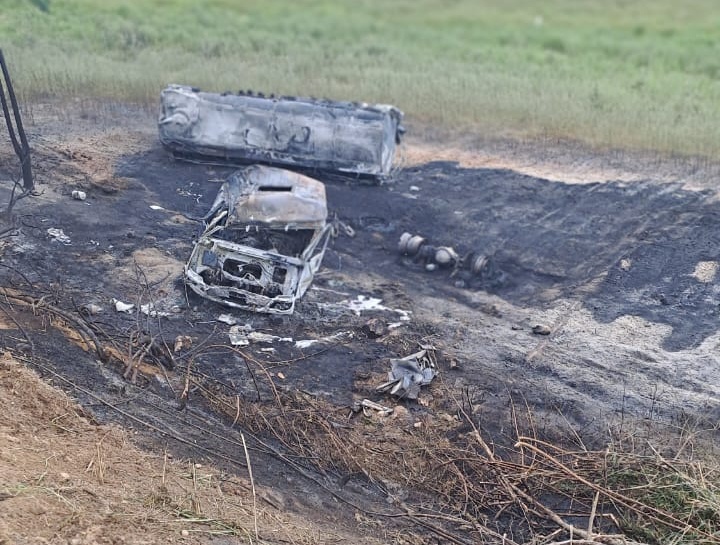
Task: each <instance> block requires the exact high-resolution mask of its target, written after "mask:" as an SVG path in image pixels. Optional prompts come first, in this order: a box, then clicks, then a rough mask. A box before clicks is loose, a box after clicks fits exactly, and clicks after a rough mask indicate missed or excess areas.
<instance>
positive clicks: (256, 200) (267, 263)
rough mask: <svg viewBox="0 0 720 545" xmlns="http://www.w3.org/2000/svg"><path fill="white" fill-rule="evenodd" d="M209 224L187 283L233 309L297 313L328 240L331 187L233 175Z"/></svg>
mask: <svg viewBox="0 0 720 545" xmlns="http://www.w3.org/2000/svg"><path fill="white" fill-rule="evenodd" d="M203 226H204V229H203V231H202V233H201V234H200V236H199V237H198V239H197V241H196V243H195V246H194V248H193V251H192V254H191V256H190V260H189V261H188V263H187V265H186V267H185V281H186V283H187V285H188V286H189V287H190V288H191V289H192V290H193V291H194V292H195V293H197V294H198V295H200V296H202V297H205V298H207V299H210V300H212V301H215V302H218V303H221V304H224V305H227V306H230V307H235V308H240V309H244V310H249V311H254V312H267V313H275V314H291V313H292V312H293V311H294V309H295V303H296V301H297V300H298V299H299V298H301V297H302V296H303V294H304V293H305V292H306V291H307V289H308V288H309V287H310V284H311V282H312V279H313V276H314V275H315V273H316V272H317V270H318V269H319V267H320V264H321V262H322V259H323V255H324V253H325V248H326V246H327V243H328V239H329V237H330V229H331V226H330V225H329V224H328V223H327V203H326V199H325V186H324V185H323V184H322V183H321V182H319V181H317V180H314V179H312V178H309V177H307V176H303V175H301V174H298V173H295V172H290V171H287V170H283V169H279V168H273V167H266V166H261V165H253V166H250V167H247V168H245V169H243V170H239V171H236V172H234V173H233V174H231V175H230V176H229V177H228V179H227V180H226V181H225V183H224V184H223V185H222V187H221V189H220V191H219V193H218V195H217V197H216V199H215V202H214V203H213V205H212V207H211V209H210V211H209V212H208V214H207V215H206V216H205V217H204V218H203Z"/></svg>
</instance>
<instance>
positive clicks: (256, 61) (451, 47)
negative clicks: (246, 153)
mask: <svg viewBox="0 0 720 545" xmlns="http://www.w3.org/2000/svg"><path fill="white" fill-rule="evenodd" d="M42 3H43V2H40V0H35V1H30V0H0V36H1V37H2V38H0V40H2V42H0V47H3V48H4V49H5V53H6V57H7V58H8V60H9V62H10V63H11V64H12V66H11V69H12V71H13V75H14V78H15V80H16V85H17V86H18V88H19V90H20V92H21V95H22V96H23V98H26V99H42V98H44V97H48V96H50V97H74V96H97V97H108V98H114V99H122V100H131V101H137V102H149V101H152V102H154V101H156V100H157V96H158V92H159V90H160V89H161V88H162V87H163V86H164V85H165V84H166V83H168V82H176V83H188V84H193V85H197V86H199V87H203V88H206V89H209V90H237V89H240V88H243V89H254V90H261V91H266V92H276V93H284V94H302V95H313V96H326V97H331V98H343V99H354V100H365V101H372V102H389V103H393V104H395V105H397V106H398V107H400V108H401V109H403V110H405V112H406V113H407V115H408V119H409V121H410V122H411V123H413V122H414V123H417V124H437V125H439V126H442V127H443V128H454V127H458V128H460V129H462V130H471V131H478V132H482V133H484V134H488V135H493V134H503V135H507V134H513V135H520V136H525V137H528V136H529V137H533V136H541V137H545V136H549V137H552V138H555V137H558V138H571V139H577V140H580V141H582V142H585V143H588V144H591V145H595V146H609V147H627V148H631V149H650V150H657V151H663V152H673V153H681V154H696V155H703V156H706V157H712V158H718V157H720V9H719V8H718V5H717V2H716V0H684V1H683V2H678V1H677V0H633V1H629V0H604V1H602V2H600V1H597V0H545V1H543V2H539V1H535V2H532V1H530V0H486V1H475V0H397V1H387V2H386V1H383V0H337V1H333V0H315V1H309V0H308V1H291V0H273V1H272V2H270V1H261V0H252V1H248V0H245V1H235V0H210V1H207V2H197V1H191V0H145V1H141V0H124V1H121V0H103V1H100V0H95V1H93V0H49V2H47V0H44V3H47V4H49V9H48V10H47V11H43V10H42V9H39V8H38V7H37V6H38V4H42Z"/></svg>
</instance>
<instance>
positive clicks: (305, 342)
mask: <svg viewBox="0 0 720 545" xmlns="http://www.w3.org/2000/svg"><path fill="white" fill-rule="evenodd" d="M350 335H351V333H350V332H349V331H338V332H337V333H335V334H333V335H328V336H327V337H321V338H319V339H302V340H299V341H295V348H299V349H301V350H302V349H303V348H309V347H311V346H312V345H314V344H318V343H331V342H334V341H337V340H339V339H342V338H343V337H345V336H350Z"/></svg>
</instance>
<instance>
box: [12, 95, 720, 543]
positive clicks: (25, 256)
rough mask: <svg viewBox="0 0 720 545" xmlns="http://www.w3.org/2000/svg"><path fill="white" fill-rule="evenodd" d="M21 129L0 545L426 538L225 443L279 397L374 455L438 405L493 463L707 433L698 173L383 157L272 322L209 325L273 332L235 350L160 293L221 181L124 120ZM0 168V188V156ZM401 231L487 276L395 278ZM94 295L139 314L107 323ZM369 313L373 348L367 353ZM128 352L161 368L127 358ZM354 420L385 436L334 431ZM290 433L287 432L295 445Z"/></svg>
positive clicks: (150, 127)
mask: <svg viewBox="0 0 720 545" xmlns="http://www.w3.org/2000/svg"><path fill="white" fill-rule="evenodd" d="M31 113H32V115H31V117H30V122H29V125H30V132H31V142H32V145H33V150H34V156H33V160H34V168H35V172H36V175H37V179H38V182H39V184H40V185H39V190H40V194H39V195H37V196H35V197H33V198H30V199H26V200H23V201H21V202H20V203H18V205H17V208H16V210H15V213H16V215H17V219H18V226H19V229H18V232H17V234H16V235H15V236H12V237H6V238H5V239H4V240H3V245H4V246H3V260H2V265H3V266H2V268H1V269H0V274H2V276H3V281H2V285H3V286H4V287H5V289H6V291H7V293H6V294H5V300H4V302H3V303H2V311H3V314H2V315H1V316H0V317H2V318H3V324H4V325H3V329H2V330H0V336H1V338H2V342H3V347H4V350H5V351H6V354H5V356H4V358H3V359H2V362H1V363H0V390H1V391H0V403H1V404H2V405H3V407H2V408H3V409H4V410H3V411H2V414H3V415H4V417H3V418H2V420H0V435H1V436H2V442H1V443H0V444H2V445H3V446H2V447H0V510H1V511H2V512H3V513H4V515H3V517H2V522H0V543H3V540H5V542H7V543H35V542H43V540H45V542H49V543H93V542H97V543H116V542H117V543H141V542H144V543H160V542H167V541H171V540H175V541H187V542H203V543H235V542H250V541H252V542H256V541H257V538H256V536H255V530H254V524H255V523H256V521H257V524H258V535H259V536H260V540H261V541H265V542H272V543H282V542H292V543H330V542H346V541H348V540H350V541H352V542H368V543H371V542H393V543H433V542H444V541H443V540H442V539H441V538H438V537H437V536H438V535H441V534H438V533H437V531H436V532H435V533H433V531H432V529H430V530H429V529H428V527H427V526H422V525H419V524H418V519H417V518H407V517H406V518H403V517H402V516H401V515H402V514H403V512H404V513H407V512H409V511H408V508H407V505H408V504H410V503H411V501H414V502H416V503H415V504H413V505H426V504H429V503H430V502H429V500H428V499H427V497H425V496H423V494H422V493H421V492H416V491H413V490H409V491H408V490H403V491H402V493H396V492H397V490H398V487H399V488H403V482H402V479H401V478H400V476H398V478H397V481H398V482H389V481H387V480H385V481H383V482H380V481H379V480H378V479H374V478H371V476H368V475H365V476H364V477H363V476H362V475H360V478H358V477H357V475H356V473H355V472H352V471H350V470H348V468H347V466H344V465H342V464H340V463H337V462H336V461H335V460H330V459H328V460H314V461H313V460H311V459H310V457H308V458H307V459H303V460H300V459H299V458H297V457H293V455H292V453H290V452H289V451H288V449H287V447H288V444H286V443H283V440H284V439H283V438H286V437H287V436H282V437H280V435H275V436H273V435H272V433H270V434H269V432H272V431H273V430H275V431H277V427H278V426H281V424H278V423H280V422H282V420H281V419H278V420H272V419H270V420H268V419H269V418H270V417H269V416H268V417H267V418H266V419H265V420H266V424H267V422H270V424H272V426H270V425H269V424H267V425H264V426H265V427H263V425H260V424H258V425H257V426H256V427H253V426H252V425H251V422H256V423H257V422H258V418H259V417H258V413H257V410H256V409H255V408H254V407H263V406H264V405H263V404H264V403H270V402H272V401H273V400H274V399H280V398H281V397H283V398H285V397H286V396H289V397H292V396H295V397H294V398H293V399H296V403H300V402H299V401H297V396H300V397H303V399H308V400H311V402H312V403H313V404H315V405H314V406H319V405H320V404H322V406H323V407H326V409H325V410H326V413H327V414H330V417H329V421H330V422H331V423H332V425H333V426H336V427H337V429H344V428H346V427H353V428H354V429H355V430H359V431H358V433H359V435H358V437H362V440H363V441H365V442H367V444H370V445H372V444H373V442H377V443H378V446H377V449H376V450H378V451H380V448H381V447H380V445H381V444H385V443H388V444H393V445H396V446H397V448H398V449H399V450H402V445H403V442H404V441H420V440H422V439H423V437H425V438H427V439H428V440H429V439H430V438H431V437H443V438H445V437H451V436H452V435H453V433H456V432H459V431H463V430H462V429H461V428H462V426H461V425H460V423H459V421H458V414H459V412H461V410H462V411H464V412H465V414H467V413H468V412H469V413H470V414H471V416H472V419H473V421H474V423H475V424H476V425H477V426H478V428H479V429H480V430H481V431H482V432H483V433H484V434H485V435H486V437H489V438H490V441H491V443H492V444H493V445H497V447H498V448H501V447H502V446H503V445H506V444H510V443H511V442H512V441H513V438H514V436H515V434H516V432H517V431H518V430H517V426H518V420H517V418H516V416H515V415H516V409H517V407H523V411H525V412H527V414H530V415H532V418H531V419H530V420H531V422H529V423H528V425H529V426H531V427H532V429H533V432H534V433H536V434H537V435H538V436H541V437H543V438H547V439H556V440H564V441H567V442H571V443H577V442H580V443H582V444H584V445H591V444H597V445H603V444H605V443H606V442H608V441H611V440H612V439H613V438H614V437H617V436H620V435H623V436H626V435H627V434H631V435H632V434H633V433H636V430H638V429H640V428H636V427H634V426H637V423H638V422H653V423H656V424H657V425H661V426H666V427H668V428H670V429H672V428H682V429H686V428H688V427H689V428H692V429H694V430H701V429H702V430H705V429H711V430H712V429H713V428H715V429H716V428H717V424H718V423H720V395H718V391H720V390H719V386H720V375H719V374H718V371H717V369H718V356H717V347H718V344H719V343H720V333H719V332H718V325H717V324H718V312H720V306H719V305H720V293H719V292H720V279H718V278H717V268H718V261H719V260H720V250H719V249H718V248H719V247H720V246H719V245H718V242H720V231H718V228H717V225H719V224H720V223H719V221H718V220H720V205H719V204H718V200H717V190H716V188H715V187H714V182H715V180H716V173H717V168H716V167H715V166H714V165H710V164H704V163H702V162H698V161H690V160H688V161H685V162H683V161H680V160H675V159H666V160H660V159H653V158H652V157H643V156H640V155H632V154H620V153H617V152H607V153H605V154H603V153H597V154H594V155H593V154H591V153H590V152H588V151H586V150H585V151H583V150H581V149H575V148H573V147H572V146H569V145H567V144H564V143H555V144H554V145H555V146H556V152H555V153H552V152H551V151H548V149H547V148H543V147H542V146H541V145H540V144H537V143H528V144H527V145H526V146H523V145H522V144H521V143H517V142H509V141H508V142H505V141H492V142H490V141H487V142H486V141H482V140H471V139H468V138H465V139H462V138H457V139H456V140H455V141H454V144H453V145H452V146H451V145H449V144H448V143H447V141H445V142H444V143H443V142H442V141H441V138H442V137H443V135H438V134H435V133H432V134H422V135H420V136H416V137H415V138H410V140H409V142H408V143H407V144H406V147H405V151H404V153H403V159H404V165H405V166H404V168H403V170H402V171H400V172H399V173H398V174H397V176H396V177H395V179H394V180H393V182H392V183H390V184H386V185H383V186H374V185H370V184H365V183H356V182H353V181H344V182H343V181H338V180H325V181H326V190H327V195H328V201H329V208H330V211H331V214H332V215H333V217H334V218H336V219H337V225H338V236H337V237H336V238H334V239H333V241H332V242H331V246H330V248H329V250H328V252H327V254H326V256H325V260H324V264H323V268H322V269H321V272H320V274H319V275H318V276H317V277H316V280H315V282H314V285H313V288H312V289H311V290H310V291H309V292H308V294H307V296H306V297H305V298H304V300H303V301H302V302H301V303H300V304H299V307H298V309H297V311H296V313H295V314H294V315H293V316H291V317H272V316H260V315H251V314H247V313H242V312H237V311H235V312H229V314H231V315H233V316H234V317H235V319H236V320H237V321H238V323H239V324H249V325H250V326H252V328H253V329H255V330H257V331H261V332H265V333H269V334H272V335H276V336H277V337H279V339H278V340H276V341H275V342H271V343H257V344H251V345H250V346H248V347H243V349H242V350H240V349H238V348H237V347H233V346H231V345H230V343H229V339H228V331H229V328H230V325H229V324H227V323H225V322H223V321H219V320H218V317H219V316H220V315H221V314H227V313H228V309H225V308H222V307H219V306H217V305H215V304H212V303H210V302H208V301H204V300H202V299H200V298H197V297H195V296H193V295H192V294H188V293H186V291H185V289H184V287H183V285H182V281H181V278H180V277H181V270H182V265H183V263H184V261H185V259H186V258H187V256H188V255H189V251H190V248H191V245H192V240H193V236H194V235H195V234H196V232H197V229H198V223H197V222H196V221H194V219H193V218H197V217H200V216H202V215H203V214H204V212H205V211H206V210H207V208H208V207H209V205H210V203H211V202H212V200H213V199H214V197H215V193H216V192H217V190H218V188H219V185H220V183H221V182H222V180H223V179H224V177H225V176H226V175H227V173H228V172H230V170H229V169H225V168H218V167H209V166H203V165H192V164H185V163H180V162H176V161H173V160H172V159H170V158H169V157H168V156H167V154H166V153H165V152H164V151H163V150H162V148H161V147H160V145H159V143H158V142H157V138H156V133H155V127H154V124H153V118H152V115H153V114H151V113H149V112H147V111H142V110H139V109H135V108H131V107H125V106H117V105H109V104H100V105H98V104H94V105H92V104H91V105H82V106H81V107H79V108H78V107H63V108H60V107H58V106H44V107H43V106H40V105H37V106H34V107H33V110H32V112H31ZM0 158H2V165H3V167H2V168H1V169H0V178H2V179H7V178H9V176H10V174H11V172H12V169H11V167H10V166H7V167H6V166H5V165H12V156H11V154H10V148H9V146H4V147H3V148H2V150H0ZM320 179H323V178H322V177H320ZM5 185H6V186H7V184H5ZM74 189H81V190H83V191H85V192H86V193H87V195H88V197H87V200H85V201H77V200H74V199H72V198H71V192H72V191H73V190H74ZM151 206H152V207H151ZM347 227H350V228H351V229H347ZM49 228H54V229H62V231H63V233H64V234H65V235H66V236H67V238H66V239H58V238H57V237H56V236H55V237H54V236H51V235H49V233H48V229H49ZM406 231H407V232H410V233H412V234H419V235H422V236H424V237H426V238H428V239H429V240H430V241H431V242H433V243H435V244H438V245H450V246H453V247H454V248H455V249H456V250H457V251H458V253H459V254H461V255H463V254H467V253H469V252H476V253H480V254H483V255H486V256H488V263H489V266H488V267H487V269H486V270H485V271H484V272H483V273H482V274H480V275H472V274H470V273H469V272H467V271H455V272H451V271H448V270H443V269H438V270H434V271H428V270H426V268H425V267H424V266H423V264H422V263H418V262H416V261H414V260H412V259H410V258H407V257H403V256H401V255H399V253H398V251H397V243H398V240H399V237H400V234H401V233H403V232H406ZM30 300H32V301H33V302H28V301H30ZM113 300H119V301H123V302H128V303H134V304H135V305H136V309H137V308H140V307H141V305H143V304H152V305H153V309H154V310H155V311H157V312H160V313H162V315H157V314H154V315H153V314H152V313H150V315H145V314H143V313H142V312H138V311H137V310H135V311H134V312H131V313H120V312H116V310H115V307H114V303H113ZM370 300H372V301H374V302H375V306H374V308H371V309H369V310H368V309H366V310H360V309H359V307H358V306H357V305H356V304H357V303H358V302H359V301H365V302H366V303H367V302H368V301H370ZM38 301H40V303H38ZM353 302H354V303H353ZM88 305H97V307H99V308H100V310H97V309H93V311H92V312H87V310H86V309H87V308H88ZM366 306H367V305H366ZM370 318H379V320H380V322H381V323H383V324H385V325H392V326H393V327H392V328H390V329H388V330H387V332H386V334H382V335H380V336H379V338H375V336H374V335H369V334H368V332H367V329H366V328H365V327H364V326H365V324H366V323H367V321H368V320H369V319H370ZM395 326H397V327H395ZM535 326H541V327H540V328H539V329H538V328H535ZM534 328H535V331H534ZM78 331H80V334H78ZM83 331H85V332H86V333H85V338H84V339H83V335H82V332H83ZM87 331H90V332H91V334H92V335H89V334H87ZM537 331H542V332H543V333H545V334H542V335H540V334H537ZM143 335H145V336H148V337H151V338H152V339H153V342H154V343H155V345H156V346H161V347H165V348H166V349H167V350H165V351H163V354H159V353H158V354H155V353H153V352H152V351H151V350H150V349H149V348H148V350H147V351H146V352H143V353H144V354H147V355H148V357H144V356H139V357H138V352H137V350H138V349H139V348H141V344H140V341H139V340H138V339H140V338H141V337H142V336H143ZM93 336H94V337H95V339H99V342H102V343H103V344H104V345H105V346H106V347H107V351H106V354H105V356H107V357H105V358H104V361H101V359H100V358H99V357H98V354H97V353H96V352H95V350H94V349H93V342H92V338H91V337H93ZM178 339H180V341H177V340H178ZM282 339H284V340H282ZM288 339H289V340H288ZM176 341H177V342H179V343H180V344H179V347H178V350H177V351H175V350H174V348H175V343H176ZM298 341H306V342H298ZM133 343H135V344H133ZM423 345H432V346H434V347H435V348H436V349H437V351H438V352H437V355H438V366H439V370H440V374H439V377H438V378H437V379H436V380H435V381H434V382H433V383H432V384H431V385H430V386H429V387H427V388H425V389H424V390H423V393H422V395H421V398H420V400H419V401H418V402H417V403H416V402H410V401H403V402H399V403H398V402H396V401H393V400H392V399H390V398H388V397H385V396H384V395H380V394H376V393H375V392H374V386H376V385H377V384H379V383H381V382H382V381H383V380H384V376H385V374H386V372H387V370H388V369H389V364H388V359H389V358H391V357H399V356H405V355H407V354H409V353H412V352H414V351H416V350H417V349H418V347H419V346H423ZM128 347H130V348H128ZM151 353H152V354H153V355H154V356H155V357H154V358H153V357H150V355H151ZM18 362H22V363H24V364H25V365H26V366H27V367H28V368H29V369H33V370H34V371H36V372H37V373H39V375H40V376H42V377H43V379H44V380H45V381H47V382H50V383H51V384H53V385H54V386H56V387H59V388H61V389H62V390H64V391H65V392H67V394H68V395H69V396H71V398H72V401H71V400H70V398H67V397H65V396H64V394H62V393H60V392H58V391H56V390H54V389H52V388H49V387H47V386H46V385H45V383H43V382H42V381H40V380H39V379H37V378H36V377H35V375H34V374H33V372H31V371H30V370H28V369H26V368H25V366H23V365H20V363H18ZM191 377H192V380H191ZM363 398H370V399H373V400H375V401H378V402H380V403H382V404H384V405H389V406H391V407H394V408H396V410H395V413H394V415H393V416H392V417H387V418H384V419H383V418H381V417H379V416H377V415H373V414H368V415H364V416H362V418H358V417H353V416H352V414H353V413H352V411H350V406H351V405H352V404H353V402H355V401H358V400H360V399H363ZM76 403H77V404H76ZM268 414H269V413H268ZM308 414H309V413H308ZM251 416H252V418H251ZM253 419H254V420H253ZM310 419H311V418H310V416H307V417H306V418H305V420H306V421H308V422H309V421H310ZM299 422H302V420H300V421H299ZM298 425H299V424H298V421H296V420H293V424H292V426H289V432H292V433H297V434H298V437H299V439H301V440H302V439H303V437H304V436H302V435H300V434H299V432H298V431H297V430H298V429H299V428H298ZM290 428H291V429H290ZM243 430H244V431H243ZM426 430H427V431H426ZM430 430H432V433H437V435H431V431H430ZM467 431H468V430H464V432H467ZM424 433H427V435H423V434H424ZM709 433H710V436H709V438H710V440H711V441H713V440H715V439H717V437H716V432H712V431H711V432H709ZM714 434H715V435H714ZM243 440H247V453H248V457H249V458H250V460H251V467H252V469H253V474H254V483H253V484H254V485H255V487H256V493H255V497H254V501H253V494H252V486H251V483H250V480H249V474H248V470H247V459H246V456H245V449H244V448H243ZM300 442H302V441H300ZM408 444H409V443H408ZM413 444H415V443H413ZM333 448H335V449H337V448H345V449H346V450H347V446H345V447H338V446H337V445H334V446H333ZM350 451H352V449H350ZM326 452H335V451H332V449H331V448H330V447H327V451H326ZM311 462H312V463H311ZM365 477H367V479H365ZM399 496H401V497H402V500H398V499H397V498H398V497H399ZM423 502H425V503H423ZM403 510H404V511H403ZM416 512H417V510H416ZM31 515H32V516H31ZM508 528H510V529H511V530H512V528H513V522H512V521H506V520H499V521H498V522H497V530H498V532H499V533H500V534H502V533H503V532H506V531H508ZM460 533H461V534H462V532H460ZM466 533H467V535H468V540H469V541H467V542H472V540H473V538H472V534H471V533H469V530H468V531H467V532H466ZM438 539H440V541H437V540H438ZM361 540H365V541H361Z"/></svg>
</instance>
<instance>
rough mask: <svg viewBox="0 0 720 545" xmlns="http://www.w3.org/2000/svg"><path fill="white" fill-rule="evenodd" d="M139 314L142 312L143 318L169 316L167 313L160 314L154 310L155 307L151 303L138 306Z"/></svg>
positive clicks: (160, 312)
mask: <svg viewBox="0 0 720 545" xmlns="http://www.w3.org/2000/svg"><path fill="white" fill-rule="evenodd" d="M140 312H142V313H143V314H144V315H145V316H150V317H152V318H157V317H158V316H162V317H165V316H170V313H169V312H162V311H159V310H156V309H155V305H153V304H152V303H147V304H146V305H140Z"/></svg>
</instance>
